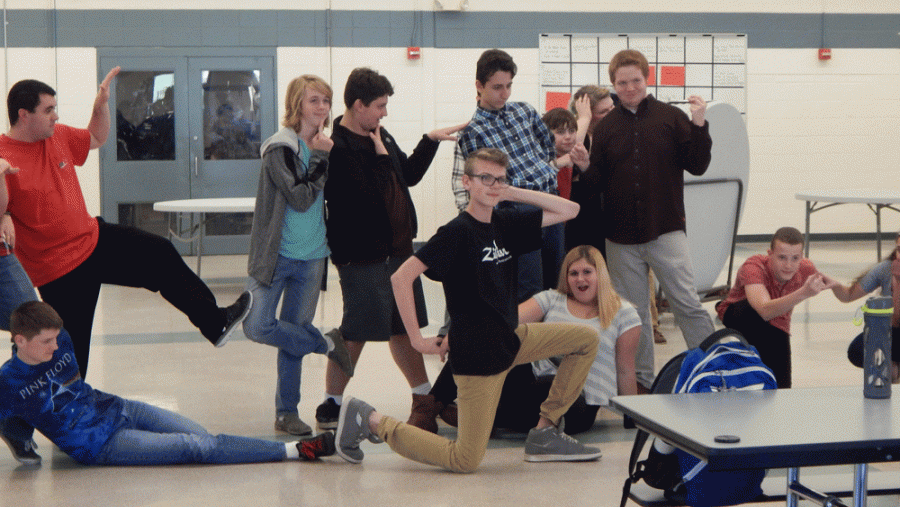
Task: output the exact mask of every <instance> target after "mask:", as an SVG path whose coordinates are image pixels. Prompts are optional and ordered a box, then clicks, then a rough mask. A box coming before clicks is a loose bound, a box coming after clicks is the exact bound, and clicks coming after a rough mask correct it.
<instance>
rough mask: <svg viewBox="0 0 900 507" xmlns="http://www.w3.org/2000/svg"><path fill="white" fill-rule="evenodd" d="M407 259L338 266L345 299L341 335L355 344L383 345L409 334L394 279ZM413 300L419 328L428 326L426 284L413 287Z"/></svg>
mask: <svg viewBox="0 0 900 507" xmlns="http://www.w3.org/2000/svg"><path fill="white" fill-rule="evenodd" d="M405 260H406V258H405V257H404V258H400V257H390V258H388V259H387V260H385V261H383V262H372V263H350V264H345V265H343V266H338V267H337V269H338V276H339V278H340V282H341V291H342V293H343V298H344V317H343V320H342V321H341V334H342V335H343V337H344V340H346V341H351V342H383V341H388V340H389V339H390V337H391V336H393V335H400V334H406V328H405V327H404V326H403V321H402V320H400V313H399V312H398V310H397V303H396V302H395V301H394V291H393V289H392V288H391V275H392V274H393V273H394V271H396V270H397V268H399V267H400V265H401V264H403V262H404V261H405ZM413 298H414V299H415V302H416V314H417V316H418V318H419V327H420V328H423V327H425V326H427V325H428V313H427V311H426V309H425V293H424V292H423V290H422V280H421V279H418V278H417V279H416V281H415V282H414V283H413Z"/></svg>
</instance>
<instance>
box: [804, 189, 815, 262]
mask: <svg viewBox="0 0 900 507" xmlns="http://www.w3.org/2000/svg"><path fill="white" fill-rule="evenodd" d="M812 206H813V203H812V202H810V201H806V235H805V236H803V239H804V240H806V241H805V243H806V245H805V246H804V248H805V249H806V253H805V254H804V255H803V256H804V257H806V258H807V259H809V215H810V214H811V213H812Z"/></svg>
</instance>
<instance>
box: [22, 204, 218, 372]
mask: <svg viewBox="0 0 900 507" xmlns="http://www.w3.org/2000/svg"><path fill="white" fill-rule="evenodd" d="M104 283H106V284H112V285H122V286H126V287H143V288H145V289H148V290H152V291H153V292H159V293H160V295H161V296H162V297H163V298H165V299H166V301H168V302H169V303H171V304H172V305H173V306H174V307H175V308H178V309H179V310H181V311H182V312H183V313H184V314H186V315H187V316H188V318H189V319H190V321H191V322H192V323H193V324H194V325H195V326H197V327H198V328H199V329H200V331H201V332H202V333H203V335H204V336H206V337H207V338H208V339H210V340H215V339H216V338H217V337H218V336H219V334H220V333H221V332H222V328H223V327H224V325H225V317H224V314H223V312H222V311H221V310H220V309H219V308H218V305H217V304H216V297H215V296H214V295H213V293H212V292H211V291H210V290H209V287H207V286H206V284H205V283H203V281H202V280H200V278H199V277H198V276H197V275H196V274H195V273H194V272H193V271H191V268H189V267H188V266H187V264H185V263H184V260H183V259H182V258H181V256H180V255H179V254H178V251H177V250H175V247H174V246H173V245H172V243H171V242H170V241H169V240H167V239H165V238H163V237H161V236H157V235H155V234H150V233H148V232H144V231H142V230H140V229H137V228H134V227H125V226H121V225H115V224H107V223H104V222H102V221H101V222H100V239H99V240H98V242H97V247H96V248H95V249H94V251H93V253H91V256H90V257H88V258H87V259H86V260H85V261H84V262H82V263H81V264H80V265H79V266H78V267H77V268H75V269H73V270H72V271H70V272H69V273H67V274H65V275H63V276H61V277H60V278H57V279H56V280H53V281H52V282H50V283H47V284H44V285H42V286H40V287H38V290H39V291H40V293H41V298H42V299H43V300H44V301H45V302H46V303H47V304H49V305H50V306H52V307H53V308H54V309H55V310H56V311H57V313H59V315H60V317H62V319H63V324H64V326H65V328H66V330H67V331H68V332H69V335H71V336H72V343H73V345H74V347H75V359H76V360H77V361H78V368H79V371H80V372H81V377H82V378H84V377H85V376H86V374H87V366H88V357H89V354H90V347H91V329H92V328H93V325H94V312H95V310H96V308H97V299H98V298H99V297H100V285H101V284H104Z"/></svg>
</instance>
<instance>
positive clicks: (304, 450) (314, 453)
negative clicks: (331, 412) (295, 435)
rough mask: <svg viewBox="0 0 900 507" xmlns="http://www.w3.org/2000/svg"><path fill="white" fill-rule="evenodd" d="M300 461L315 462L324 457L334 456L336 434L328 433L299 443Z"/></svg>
mask: <svg viewBox="0 0 900 507" xmlns="http://www.w3.org/2000/svg"><path fill="white" fill-rule="evenodd" d="M297 450H298V451H300V461H313V460H317V459H319V458H321V457H322V456H332V455H334V433H332V432H330V431H326V432H324V433H319V434H318V435H316V436H314V437H312V438H307V439H304V440H301V441H299V442H297Z"/></svg>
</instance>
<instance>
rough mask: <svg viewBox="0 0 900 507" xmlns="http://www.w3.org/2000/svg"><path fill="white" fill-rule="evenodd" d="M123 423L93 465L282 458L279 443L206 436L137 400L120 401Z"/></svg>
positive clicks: (193, 425)
mask: <svg viewBox="0 0 900 507" xmlns="http://www.w3.org/2000/svg"><path fill="white" fill-rule="evenodd" d="M123 413H124V414H125V416H126V417H127V419H128V423H127V425H126V426H125V427H124V428H122V429H120V430H119V431H117V432H115V433H113V435H112V437H110V439H109V441H107V442H106V445H105V446H103V450H101V451H100V454H99V455H98V456H97V460H96V461H95V464H97V465H173V464H178V463H208V464H227V463H262V462H268V461H283V460H284V459H285V458H287V454H286V452H285V447H284V445H285V444H284V443H282V442H272V441H268V440H260V439H257V438H247V437H235V436H230V435H210V434H209V433H208V432H207V431H206V430H205V429H204V428H203V426H200V425H199V424H197V423H195V422H194V421H192V420H190V419H188V418H187V417H184V416H182V415H179V414H176V413H175V412H170V411H168V410H165V409H162V408H159V407H154V406H153V405H148V404H146V403H143V402H140V401H133V400H125V408H124V409H123Z"/></svg>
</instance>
